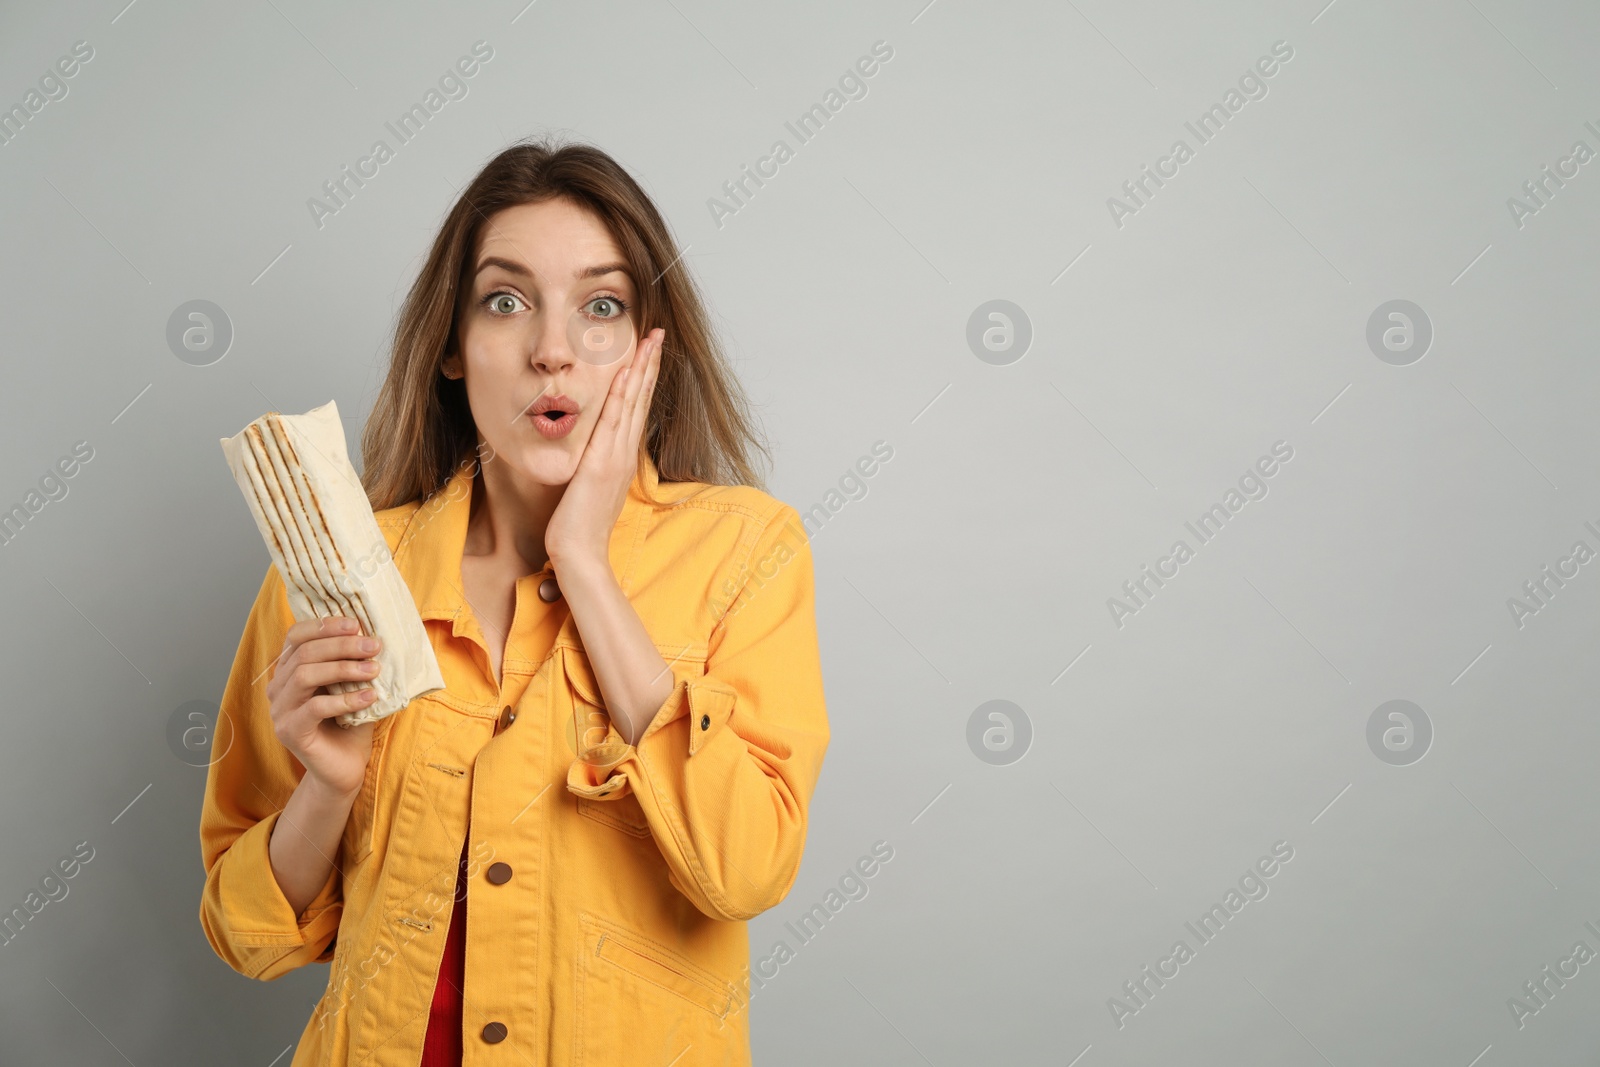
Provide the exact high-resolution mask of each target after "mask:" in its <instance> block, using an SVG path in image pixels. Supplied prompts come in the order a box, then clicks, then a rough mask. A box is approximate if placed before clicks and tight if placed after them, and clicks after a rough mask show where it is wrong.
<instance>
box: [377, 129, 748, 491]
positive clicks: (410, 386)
mask: <svg viewBox="0 0 1600 1067" xmlns="http://www.w3.org/2000/svg"><path fill="white" fill-rule="evenodd" d="M554 197H565V198H566V199H568V200H571V201H572V202H573V203H575V204H578V205H579V206H581V207H584V208H587V209H588V210H590V211H592V212H594V214H595V215H596V216H597V217H598V218H599V219H600V221H601V222H602V223H603V224H604V225H605V227H606V228H607V229H608V230H609V231H610V233H611V236H612V239H613V240H615V241H616V242H617V246H618V247H619V248H620V249H621V250H622V254H623V256H624V258H625V259H626V260H627V262H628V267H629V269H630V271H631V273H632V275H633V280H634V284H635V286H636V287H637V292H638V297H639V300H638V309H637V310H638V313H639V314H638V319H637V322H638V324H639V335H640V336H641V337H643V336H644V335H645V334H647V333H648V332H649V331H650V330H652V329H654V328H655V327H657V326H662V327H665V328H666V340H665V343H664V345H663V348H662V351H661V368H660V371H659V372H658V374H657V378H656V387H655V394H654V396H653V397H652V400H651V405H650V415H649V419H648V421H647V423H646V425H645V430H644V433H643V435H642V436H643V440H642V442H641V444H642V446H643V448H644V450H645V451H646V452H648V454H649V456H650V459H651V460H652V461H654V463H655V465H656V468H657V471H658V473H659V475H660V478H661V480H662V481H664V482H707V483H710V484H713V485H752V486H755V487H756V488H761V489H764V485H763V482H762V478H761V476H760V475H759V474H758V473H757V472H756V470H755V469H754V467H753V466H752V465H751V454H752V453H753V452H760V453H761V454H762V455H763V457H765V458H767V459H768V460H770V458H771V457H770V453H769V452H768V450H767V447H766V445H765V443H764V442H763V441H762V440H760V438H759V436H758V430H757V428H756V424H755V421H754V419H753V418H752V417H751V415H750V412H749V407H748V401H747V400H746V398H745V395H744V391H743V389H742V388H741V386H740V384H739V381H738V379H737V378H736V377H735V376H734V375H733V373H732V372H731V371H730V370H729V368H728V365H727V363H726V361H725V359H724V357H723V354H722V350H721V346H720V345H719V343H718V342H717V339H716V337H715V335H714V333H713V331H712V329H711V325H710V321H709V318H708V316H707V315H706V311H705V307H704V305H703V304H702V302H701V299H700V294H699V291H698V289H697V288H696V287H695V284H694V280H693V279H692V278H691V277H690V275H689V272H688V269H687V266H686V265H685V264H684V262H683V261H682V259H681V258H680V255H681V254H680V253H679V252H678V249H677V245H676V243H675V242H674V241H673V239H672V235H671V232H670V231H669V230H668V229H667V225H666V223H665V222H664V221H663V220H662V218H661V213H660V212H659V211H657V210H656V207H655V205H654V204H653V203H652V202H651V200H650V197H649V196H648V195H646V194H645V192H644V190H643V189H641V188H640V187H639V184H638V183H637V182H635V181H634V180H633V178H632V177H631V176H630V175H629V174H628V172H627V171H625V170H623V169H622V167H621V165H620V164H618V163H617V161H616V160H614V159H612V158H611V157H610V156H609V155H607V154H606V153H605V152H603V151H601V150H600V149H598V148H595V147H593V146H592V145H585V144H564V145H558V144H554V143H551V142H550V141H548V140H541V141H531V140H530V141H521V142H518V143H517V144H514V145H512V146H511V147H509V148H507V149H505V150H504V151H503V152H501V153H500V154H499V155H497V156H495V157H494V159H492V160H490V161H489V163H488V165H486V166H485V167H484V168H483V169H482V170H481V171H479V172H478V175H477V177H475V178H474V179H473V180H472V183H471V184H470V185H468V186H467V188H466V190H465V191H464V192H463V193H462V194H461V195H460V197H459V198H458V199H457V200H456V202H455V204H454V206H452V207H451V209H450V213H449V214H448V215H447V216H446V217H445V220H444V224H443V226H441V227H440V229H439V233H438V236H437V237H435V238H434V241H433V247H432V248H431V249H430V250H429V252H428V258H427V262H426V263H424V264H423V267H422V270H421V271H420V272H419V273H418V275H417V280H416V282H415V283H413V284H412V286H411V290H410V292H409V293H407V294H406V299H405V302H404V304H403V305H402V306H401V309H400V315H399V318H398V320H397V323H396V327H395V333H394V343H393V350H392V355H391V358H390V362H389V372H388V374H387V376H386V377H385V379H384V382H383V386H382V388H381V389H380V390H379V392H378V397H377V400H376V401H375V402H374V403H373V406H372V413H371V415H369V416H368V418H367V424H366V427H365V429H364V430H363V431H362V434H361V458H362V473H361V481H362V484H363V486H364V487H365V488H366V491H367V499H368V500H369V502H370V503H371V505H372V507H373V510H375V511H381V510H382V509H384V508H390V507H395V506H396V505H399V504H404V503H408V502H410V501H412V500H417V499H420V498H423V497H426V496H429V495H431V494H432V493H434V492H436V491H437V490H438V489H440V488H441V487H442V486H443V485H444V483H445V482H446V481H448V480H449V478H450V475H451V474H452V472H453V468H454V467H455V465H456V464H457V463H460V462H463V461H464V460H465V459H466V458H467V457H468V456H469V454H471V453H474V452H475V451H476V450H477V448H478V436H477V427H476V425H475V424H474V422H473V419H472V411H471V409H470V407H469V406H468V404H467V392H466V382H465V381H464V380H463V379H460V378H455V379H451V378H446V377H445V376H444V375H443V374H442V373H441V372H440V364H441V363H442V362H443V361H444V358H445V356H446V355H448V354H449V353H450V352H451V351H453V350H454V347H455V344H456V327H457V321H458V315H459V313H460V310H461V307H460V299H461V294H465V293H467V292H468V291H469V285H468V275H469V271H470V269H471V260H470V257H471V255H472V254H473V252H474V250H475V249H476V247H477V239H478V235H479V231H480V228H481V227H482V226H483V225H484V223H485V222H487V221H488V219H489V218H490V217H491V216H493V215H494V213H495V212H497V211H500V210H502V209H504V208H508V207H515V206H517V205H519V204H529V203H538V202H541V201H544V200H549V199H552V198H554Z"/></svg>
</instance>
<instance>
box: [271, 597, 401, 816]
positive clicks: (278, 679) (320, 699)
mask: <svg viewBox="0 0 1600 1067" xmlns="http://www.w3.org/2000/svg"><path fill="white" fill-rule="evenodd" d="M366 641H374V642H376V641H378V639H377V638H369V637H366V636H364V635H363V634H362V633H361V626H360V624H359V623H357V622H356V621H355V620H354V619H350V618H346V617H344V616H338V615H335V616H331V617H329V618H325V619H306V620H304V621H302V622H297V623H295V624H294V625H293V626H291V627H289V632H288V634H287V635H286V637H285V640H284V645H283V654H282V655H280V656H279V657H278V662H277V665H276V666H275V668H274V669H273V672H272V677H271V679H269V680H268V682H267V696H268V698H269V699H270V700H271V701H272V729H273V732H274V733H275V734H276V735H277V737H278V741H279V742H280V743H282V745H283V747H284V748H286V749H288V750H289V751H290V753H291V754H293V756H294V758H295V759H297V760H299V761H300V763H301V765H302V766H304V767H305V769H306V777H307V778H312V779H314V780H315V781H317V782H318V783H319V784H321V785H322V786H324V787H326V788H327V789H328V791H329V792H332V793H335V794H338V795H340V796H353V795H354V794H355V793H357V792H359V791H360V789H361V781H362V778H363V777H365V775H366V770H367V761H368V760H369V759H370V758H371V757H372V728H373V727H374V726H376V725H377V724H376V723H371V722H365V723H361V724H360V725H358V726H352V727H348V728H346V727H343V726H340V725H339V724H338V723H336V722H334V721H333V719H334V718H335V717H336V716H339V715H343V714H345V713H346V712H349V711H356V710H358V709H360V708H364V707H366V706H367V705H368V704H371V703H372V701H373V700H374V699H375V698H376V696H377V693H376V692H375V691H374V690H372V689H370V688H369V689H359V690H356V691H354V692H350V693H334V692H330V691H329V690H328V688H327V687H328V686H329V685H331V684H332V683H334V682H342V681H351V682H370V681H371V680H372V679H374V678H376V677H377V675H378V662H377V660H375V659H372V658H371V657H373V656H374V655H376V654H377V648H378V645H377V644H374V645H372V647H371V648H367V647H364V645H363V642H366Z"/></svg>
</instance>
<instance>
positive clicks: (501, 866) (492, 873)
mask: <svg viewBox="0 0 1600 1067" xmlns="http://www.w3.org/2000/svg"><path fill="white" fill-rule="evenodd" d="M485 876H486V877H487V878H488V879H489V881H490V882H493V883H494V884H495V885H505V884H506V883H507V882H509V881H511V864H509V863H491V864H489V869H488V871H486V872H485Z"/></svg>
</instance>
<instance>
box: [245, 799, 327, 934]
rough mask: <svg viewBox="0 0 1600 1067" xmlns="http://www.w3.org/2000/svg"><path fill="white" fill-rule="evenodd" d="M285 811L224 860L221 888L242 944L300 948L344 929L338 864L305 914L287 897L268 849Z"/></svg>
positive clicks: (252, 832)
mask: <svg viewBox="0 0 1600 1067" xmlns="http://www.w3.org/2000/svg"><path fill="white" fill-rule="evenodd" d="M282 814H283V809H281V808H280V809H279V810H277V811H275V812H273V813H272V814H271V815H268V816H267V817H266V818H264V819H262V820H261V821H260V822H258V823H256V824H255V825H254V826H252V827H250V829H248V830H246V831H245V832H244V833H242V834H240V835H239V836H238V838H237V839H235V841H234V842H233V844H232V846H230V847H229V849H228V852H227V855H225V856H224V857H223V859H222V864H223V867H222V870H221V872H219V877H218V886H217V888H218V891H219V894H220V896H221V899H223V900H224V901H226V902H227V905H226V908H225V914H226V917H227V923H228V927H229V938H230V940H232V941H233V942H234V943H235V944H237V945H240V946H247V947H282V948H296V947H299V946H302V945H306V944H309V943H311V942H312V941H314V940H317V939H320V938H321V937H323V936H325V935H327V934H329V933H330V932H333V933H336V932H337V930H338V927H339V917H340V914H341V912H342V911H343V909H342V908H341V907H338V905H340V904H341V903H342V889H343V886H342V884H341V881H342V879H341V876H340V874H339V869H338V867H337V866H336V867H334V868H333V869H332V870H330V871H329V872H328V879H327V881H325V882H323V884H322V888H321V889H319V890H317V895H316V896H315V897H313V898H312V899H311V903H310V904H308V905H306V910H305V911H304V912H303V913H302V914H301V915H300V916H299V918H296V917H295V914H294V908H293V907H292V906H291V905H290V904H289V899H288V898H287V897H285V896H284V895H283V889H282V887H280V886H279V885H278V879H277V877H276V876H275V875H274V874H273V873H272V858H271V855H270V853H269V851H268V845H269V844H270V843H271V841H272V831H273V828H274V827H275V826H277V825H278V818H279V817H280V816H281V815H282ZM330 958H331V957H330Z"/></svg>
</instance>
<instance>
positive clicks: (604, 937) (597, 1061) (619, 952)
mask: <svg viewBox="0 0 1600 1067" xmlns="http://www.w3.org/2000/svg"><path fill="white" fill-rule="evenodd" d="M578 918H579V923H580V926H581V929H582V937H583V941H582V944H581V946H580V951H579V958H578V962H577V968H578V974H577V982H578V989H577V1010H576V1013H575V1026H576V1030H577V1032H576V1033H575V1034H574V1035H573V1043H572V1049H573V1055H572V1062H573V1064H574V1067H583V1065H593V1067H600V1065H605V1067H612V1065H615V1064H650V1063H656V1064H668V1063H676V1064H680V1065H682V1064H699V1063H713V1062H715V1063H721V1062H723V1061H724V1060H727V1061H729V1062H735V1063H737V1062H747V1061H743V1060H741V1059H740V1056H741V1055H742V1054H743V1053H742V1051H741V1050H740V1049H738V1048H735V1047H733V1046H734V1045H735V1044H736V1043H739V1042H740V1041H741V1034H742V1031H741V1030H740V1029H739V1028H738V1027H735V1026H734V1025H732V1023H731V1022H729V1021H728V1014H729V1013H730V1012H731V1011H732V1010H733V1008H734V1004H735V988H734V985H733V983H731V982H728V981H726V980H724V979H722V978H720V977H719V976H718V975H716V974H714V973H712V972H711V971H708V970H706V969H705V968H704V967H701V966H700V965H699V964H697V963H695V962H694V961H693V960H691V959H689V958H688V957H687V956H685V955H683V954H682V953H680V952H677V951H675V950H673V949H670V948H667V947H666V946H665V945H662V944H660V943H659V942H656V941H653V940H651V939H650V938H648V937H645V936H644V935H642V934H639V933H636V932H634V931H632V930H630V929H628V928H627V927H625V926H622V925H621V924H619V923H616V922H613V921H612V920H610V919H605V918H602V917H600V916H598V915H594V914H592V913H590V912H579V915H578Z"/></svg>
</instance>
